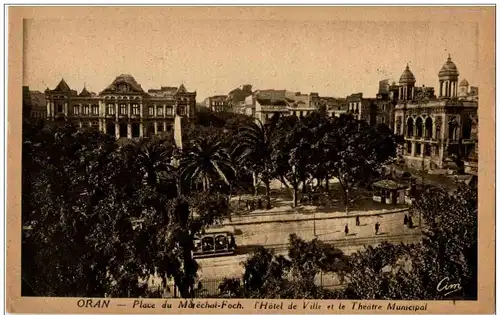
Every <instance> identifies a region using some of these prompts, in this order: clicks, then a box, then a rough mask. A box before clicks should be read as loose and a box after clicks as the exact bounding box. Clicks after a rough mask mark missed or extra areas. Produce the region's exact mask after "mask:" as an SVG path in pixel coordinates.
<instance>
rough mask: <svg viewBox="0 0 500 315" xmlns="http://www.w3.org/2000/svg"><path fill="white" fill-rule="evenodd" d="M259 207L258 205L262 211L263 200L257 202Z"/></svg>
mask: <svg viewBox="0 0 500 315" xmlns="http://www.w3.org/2000/svg"><path fill="white" fill-rule="evenodd" d="M257 205H258V207H259V209H262V200H261V199H260V198H259V200H258V201H257Z"/></svg>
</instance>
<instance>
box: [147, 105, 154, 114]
mask: <svg viewBox="0 0 500 315" xmlns="http://www.w3.org/2000/svg"><path fill="white" fill-rule="evenodd" d="M148 114H149V116H154V115H155V108H154V106H149V107H148Z"/></svg>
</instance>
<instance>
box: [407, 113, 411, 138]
mask: <svg viewBox="0 0 500 315" xmlns="http://www.w3.org/2000/svg"><path fill="white" fill-rule="evenodd" d="M406 136H407V137H413V118H411V117H410V118H408V122H407V123H406Z"/></svg>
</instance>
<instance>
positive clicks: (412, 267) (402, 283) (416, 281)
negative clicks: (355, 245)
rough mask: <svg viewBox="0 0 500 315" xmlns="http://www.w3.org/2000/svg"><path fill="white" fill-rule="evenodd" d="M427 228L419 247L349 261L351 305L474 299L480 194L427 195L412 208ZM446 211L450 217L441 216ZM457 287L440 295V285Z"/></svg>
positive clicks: (380, 249)
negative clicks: (354, 302)
mask: <svg viewBox="0 0 500 315" xmlns="http://www.w3.org/2000/svg"><path fill="white" fill-rule="evenodd" d="M414 207H415V209H416V210H421V211H422V216H423V219H424V221H425V223H426V224H427V228H426V229H425V230H424V232H423V238H422V241H421V243H419V244H410V245H403V244H401V245H390V244H387V243H384V244H381V245H379V246H377V247H375V248H372V247H368V248H367V249H366V250H364V251H360V252H358V253H356V254H354V255H352V256H351V259H350V265H351V267H350V269H351V272H350V273H349V274H348V278H349V284H348V286H347V288H346V290H345V291H344V296H345V297H347V298H351V299H407V300H422V299H424V300H425V299H427V300H429V299H476V298H477V190H476V188H475V187H469V186H467V185H462V186H460V187H459V189H458V190H457V191H454V192H452V193H449V192H445V191H442V190H439V189H436V188H429V189H427V190H426V191H424V192H423V193H422V195H421V197H420V198H419V199H418V200H417V201H416V203H415V205H414ZM443 209H446V211H443ZM443 280H444V281H445V282H447V283H448V284H459V285H460V287H459V288H458V289H457V290H456V291H439V290H438V285H439V283H440V282H441V281H443Z"/></svg>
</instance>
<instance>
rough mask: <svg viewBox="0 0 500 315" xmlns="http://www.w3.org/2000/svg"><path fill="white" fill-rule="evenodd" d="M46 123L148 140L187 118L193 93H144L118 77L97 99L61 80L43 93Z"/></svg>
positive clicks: (168, 89) (173, 90) (191, 112)
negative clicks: (68, 122)
mask: <svg viewBox="0 0 500 315" xmlns="http://www.w3.org/2000/svg"><path fill="white" fill-rule="evenodd" d="M45 97H46V101H47V119H49V120H61V119H66V120H72V121H74V122H76V123H77V124H79V126H80V127H92V128H98V129H99V130H100V131H102V132H104V133H108V134H110V135H114V136H115V137H116V138H117V139H118V138H123V137H127V138H135V137H144V136H146V137H147V136H152V135H155V134H159V133H162V132H166V131H171V130H172V129H173V125H174V117H175V116H176V115H179V116H181V117H186V118H188V119H189V118H191V117H193V116H194V114H195V109H196V92H188V91H187V90H186V88H185V87H184V85H183V84H181V85H180V86H179V87H161V88H160V89H151V90H148V92H147V93H146V92H145V91H144V90H143V89H142V87H141V85H140V84H138V83H137V82H136V80H135V79H134V78H133V77H132V76H131V75H127V74H122V75H120V76H118V77H116V79H115V80H114V81H113V82H112V83H111V84H110V85H109V86H108V87H107V88H105V89H104V90H103V91H102V92H100V93H99V94H98V95H97V94H95V93H90V92H89V91H87V89H86V88H84V89H83V90H82V92H81V93H80V94H78V93H77V92H76V91H75V90H72V89H71V88H70V87H69V86H68V84H67V83H66V82H65V81H64V79H63V80H61V82H59V84H58V85H57V87H56V88H55V89H53V90H49V89H47V90H46V91H45Z"/></svg>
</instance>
